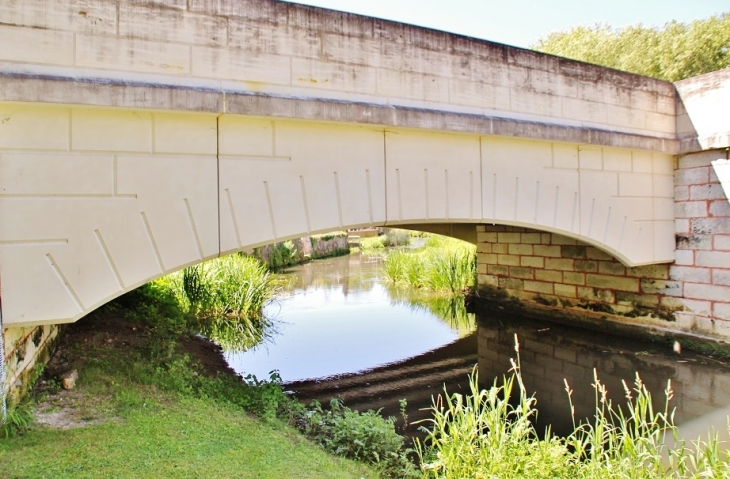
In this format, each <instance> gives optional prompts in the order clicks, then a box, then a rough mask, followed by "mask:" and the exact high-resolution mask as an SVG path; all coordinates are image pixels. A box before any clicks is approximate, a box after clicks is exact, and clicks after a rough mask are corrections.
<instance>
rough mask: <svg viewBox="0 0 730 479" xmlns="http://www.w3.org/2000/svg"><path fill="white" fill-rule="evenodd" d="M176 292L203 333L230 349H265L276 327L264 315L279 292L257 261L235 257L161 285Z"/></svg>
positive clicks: (181, 273)
mask: <svg viewBox="0 0 730 479" xmlns="http://www.w3.org/2000/svg"><path fill="white" fill-rule="evenodd" d="M158 282H159V284H160V285H162V286H164V287H166V288H168V289H169V290H171V291H172V293H173V294H174V296H175V297H176V298H177V299H178V302H179V303H180V306H181V308H182V309H183V310H184V311H186V312H188V313H189V314H190V315H191V316H192V317H193V318H194V323H195V324H194V325H195V326H197V328H198V329H199V330H200V332H201V333H202V334H203V335H205V336H207V337H208V338H210V339H212V340H213V341H215V342H216V343H218V344H220V345H221V346H222V347H223V348H224V349H227V350H245V349H248V348H251V347H253V346H255V345H257V344H259V343H260V342H261V341H262V340H263V339H264V338H265V337H266V334H267V331H268V329H269V328H270V326H271V322H270V321H269V320H268V319H267V318H266V317H265V316H264V315H263V314H262V308H263V307H264V305H265V304H266V303H267V302H268V301H270V300H271V299H272V297H273V296H274V295H275V293H276V291H277V286H276V283H275V280H274V277H273V276H272V275H271V273H270V272H269V270H268V268H267V267H266V266H265V265H264V264H263V263H261V261H259V260H257V259H256V258H252V257H249V256H244V255H240V254H233V255H230V256H226V257H223V258H217V259H214V260H211V261H208V262H206V263H203V264H200V265H197V266H191V267H189V268H185V269H184V270H182V271H179V272H177V273H173V274H172V275H169V276H167V277H165V278H161V279H160V280H158Z"/></svg>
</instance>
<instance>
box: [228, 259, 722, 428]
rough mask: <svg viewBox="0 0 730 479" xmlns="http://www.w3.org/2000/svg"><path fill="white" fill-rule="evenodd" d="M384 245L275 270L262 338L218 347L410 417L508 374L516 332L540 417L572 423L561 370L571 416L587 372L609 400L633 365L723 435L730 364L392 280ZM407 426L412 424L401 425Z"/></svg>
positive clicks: (305, 384) (301, 384)
mask: <svg viewBox="0 0 730 479" xmlns="http://www.w3.org/2000/svg"><path fill="white" fill-rule="evenodd" d="M381 261H382V257H381V256H380V255H369V254H364V253H362V254H353V255H349V256H342V257H338V258H330V259H325V260H318V261H314V262H310V263H307V264H305V265H300V266H296V267H293V268H290V269H287V270H286V271H285V272H284V273H282V274H283V276H282V277H283V280H284V283H285V286H284V294H283V295H282V296H281V297H280V298H278V299H277V300H276V301H275V302H273V303H272V304H270V305H269V306H268V307H267V310H266V314H267V315H268V316H269V317H273V318H276V328H275V332H274V333H273V334H272V338H271V340H270V341H268V342H267V343H265V344H263V345H261V346H259V347H257V348H255V349H254V350H249V351H246V352H243V353H235V352H229V353H226V358H227V360H228V362H229V363H230V365H231V366H232V367H233V368H234V369H235V370H236V371H237V372H238V373H240V374H242V375H244V376H245V375H248V374H254V375H256V376H257V377H259V378H266V377H268V376H269V372H270V371H272V370H278V371H279V374H280V375H281V377H282V379H283V380H284V382H285V387H286V388H287V389H288V390H290V391H292V392H294V393H295V394H296V395H297V397H298V398H300V400H303V401H307V402H308V401H310V400H313V399H316V400H319V401H320V402H322V403H323V404H326V403H327V402H328V401H329V399H330V398H331V397H340V398H342V399H344V401H345V404H346V405H348V406H350V407H353V408H356V409H360V410H366V409H382V410H383V414H384V415H386V416H399V400H400V399H406V400H407V402H408V407H407V414H408V418H409V422H410V423H412V422H414V421H417V420H419V419H424V418H427V417H429V415H430V413H429V412H428V411H427V410H423V409H424V408H427V407H429V406H430V405H431V403H432V398H433V397H434V396H435V395H438V394H439V393H442V392H443V390H444V387H446V389H447V390H448V391H449V392H467V391H468V387H469V382H468V375H469V373H471V372H472V371H473V370H474V369H475V368H476V370H477V371H478V373H479V380H480V384H481V385H482V386H483V387H484V386H490V385H491V384H492V382H493V381H494V379H495V378H501V377H502V376H503V375H504V374H507V373H508V371H509V369H510V367H511V363H510V359H511V358H514V357H515V354H516V353H515V349H514V344H515V337H517V338H518V341H519V344H520V346H519V353H520V360H521V365H522V372H523V378H524V381H525V384H526V386H527V388H528V389H529V391H530V392H531V393H532V392H534V393H535V395H536V398H537V402H538V410H539V415H538V426H539V427H540V428H542V427H544V426H547V425H551V426H552V429H553V431H554V432H556V433H558V434H566V433H568V432H569V431H570V430H572V424H573V421H572V417H571V412H570V405H569V402H568V396H567V393H566V391H565V382H564V381H567V382H568V384H569V385H570V388H571V389H572V390H573V393H572V401H573V404H574V406H575V411H576V417H577V418H585V417H590V416H592V414H593V411H594V408H595V390H594V389H593V387H592V384H593V383H594V374H596V375H597V376H598V378H599V379H600V380H601V381H602V382H603V383H604V384H605V385H606V386H607V388H608V390H609V393H610V396H611V399H612V400H613V401H614V402H615V403H620V402H623V401H624V394H625V393H624V387H623V384H622V380H624V381H625V382H626V383H628V384H629V385H630V386H631V385H632V384H633V382H634V380H635V377H636V374H637V373H638V374H639V376H640V378H641V380H642V381H643V382H644V383H645V384H646V386H647V388H648V389H649V390H650V391H651V393H652V396H653V398H654V402H655V404H656V406H657V407H662V406H663V403H664V400H665V393H664V391H665V389H666V387H667V381H668V380H671V387H672V390H673V396H674V397H673V399H672V401H671V402H670V404H671V406H672V407H674V408H676V413H675V414H676V415H675V422H676V424H677V425H679V426H680V431H681V433H682V435H683V436H685V437H687V438H689V439H694V438H696V437H697V436H698V435H699V434H700V433H702V432H704V431H706V430H707V428H708V427H709V426H713V427H715V429H716V430H718V431H719V432H721V434H725V435H726V432H727V430H726V427H725V426H726V424H727V415H728V414H730V365H728V364H727V363H726V362H724V361H718V360H716V359H713V358H710V357H703V356H700V355H694V354H688V353H682V354H676V353H674V352H673V351H672V350H671V347H669V346H666V347H665V346H658V345H653V344H648V343H644V342H639V341H631V340H628V339H625V338H618V337H613V336H610V335H606V334H597V333H595V332H587V331H584V330H581V329H577V328H567V327H563V326H558V325H555V324H552V323H544V322H539V321H534V320H530V319H526V318H521V317H518V316H515V315H513V314H510V313H509V312H506V311H499V310H495V311H492V312H490V313H488V314H483V315H481V316H480V317H475V316H474V315H473V314H469V313H467V312H466V310H465V308H464V307H463V303H462V302H460V301H449V300H445V299H443V298H441V299H439V298H434V297H429V296H427V295H424V294H422V293H421V294H418V292H415V291H409V290H403V289H393V288H388V287H387V286H386V285H385V284H384V283H383V281H382V280H381V276H380V268H381ZM400 427H401V429H402V430H403V431H405V432H406V433H407V434H411V435H412V434H416V431H417V428H418V426H414V425H413V424H410V425H408V426H404V425H403V424H401V425H400Z"/></svg>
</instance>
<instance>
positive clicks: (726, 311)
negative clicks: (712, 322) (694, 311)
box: [712, 302, 730, 336]
mask: <svg viewBox="0 0 730 479" xmlns="http://www.w3.org/2000/svg"><path fill="white" fill-rule="evenodd" d="M712 315H713V317H715V318H717V319H720V320H723V321H722V328H718V329H722V330H723V331H724V332H725V335H726V336H728V332H730V324H729V323H728V322H730V302H724V303H720V302H717V303H715V304H714V305H713V307H712ZM716 325H717V326H719V325H718V324H716Z"/></svg>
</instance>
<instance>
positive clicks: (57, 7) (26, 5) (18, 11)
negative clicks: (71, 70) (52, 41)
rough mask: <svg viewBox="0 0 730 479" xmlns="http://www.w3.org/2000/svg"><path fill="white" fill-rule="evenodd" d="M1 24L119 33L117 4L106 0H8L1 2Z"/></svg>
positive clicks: (105, 33)
mask: <svg viewBox="0 0 730 479" xmlns="http://www.w3.org/2000/svg"><path fill="white" fill-rule="evenodd" d="M0 23H3V24H6V25H23V26H27V27H31V28H34V29H38V30H41V31H43V30H46V31H51V30H62V31H71V32H81V33H90V34H97V35H116V33H117V6H116V5H115V4H114V3H112V2H108V1H105V0H85V1H84V2H83V3H82V4H81V3H79V2H73V1H69V0H64V1H54V2H46V1H29V0H8V1H5V2H3V3H2V4H0Z"/></svg>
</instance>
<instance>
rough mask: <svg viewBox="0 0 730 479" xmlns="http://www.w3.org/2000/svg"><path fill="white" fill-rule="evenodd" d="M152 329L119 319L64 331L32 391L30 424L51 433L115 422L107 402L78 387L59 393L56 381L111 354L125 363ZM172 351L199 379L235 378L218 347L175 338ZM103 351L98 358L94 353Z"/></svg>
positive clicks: (93, 320)
mask: <svg viewBox="0 0 730 479" xmlns="http://www.w3.org/2000/svg"><path fill="white" fill-rule="evenodd" d="M158 336H159V335H158V334H157V332H156V331H155V329H154V328H152V327H150V326H147V325H145V324H141V323H137V322H133V321H130V320H128V319H124V318H121V317H114V316H111V317H101V316H98V315H92V316H91V317H87V318H84V319H82V320H80V321H78V322H76V323H74V324H71V325H69V326H68V327H66V328H65V330H64V331H63V333H62V337H61V339H60V341H59V344H58V348H57V350H56V352H55V354H54V355H53V357H52V358H51V360H50V361H49V362H48V365H47V366H46V368H45V370H44V373H43V376H42V378H41V379H40V381H38V383H37V384H36V386H35V388H34V394H35V396H36V397H37V398H38V402H37V404H36V423H37V424H39V425H43V426H46V427H51V428H55V429H70V428H74V427H84V426H89V425H92V424H100V423H103V422H107V421H110V420H111V421H116V420H119V419H118V418H115V417H114V416H113V415H110V414H109V411H108V407H107V405H108V404H109V403H110V401H111V399H112V398H111V397H104V396H99V395H90V394H87V393H86V392H84V390H83V388H79V389H73V390H70V391H66V390H63V389H61V387H60V384H61V381H60V377H61V376H62V375H63V374H65V373H67V372H69V371H70V370H72V369H78V370H79V373H80V374H81V375H83V371H84V366H85V365H86V364H87V363H88V362H89V361H90V360H99V357H103V356H109V355H113V356H114V357H116V358H130V361H131V358H132V357H133V356H135V355H137V354H138V353H139V352H140V351H143V350H144V349H145V348H149V347H150V345H151V344H152V343H153V342H155V341H158V340H159V339H160V338H158ZM176 348H177V350H178V351H181V352H183V353H185V354H187V355H188V356H190V358H191V359H192V360H193V362H196V363H199V364H200V365H201V366H202V367H201V369H200V371H201V372H202V374H205V375H208V376H216V375H219V374H228V375H233V376H236V373H235V371H233V369H231V368H230V366H229V365H228V363H227V362H226V361H225V359H224V358H223V354H222V350H221V348H220V346H218V345H217V344H215V343H213V342H211V341H210V340H208V339H206V338H203V337H200V336H196V335H187V336H181V337H178V338H177V339H176ZM99 350H104V351H103V354H98V351H99Z"/></svg>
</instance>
